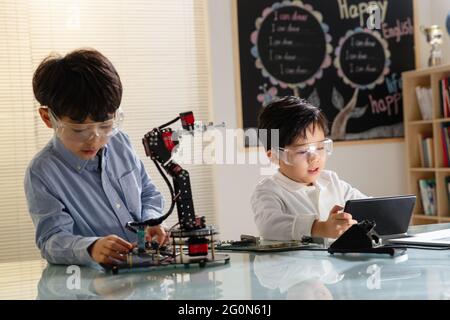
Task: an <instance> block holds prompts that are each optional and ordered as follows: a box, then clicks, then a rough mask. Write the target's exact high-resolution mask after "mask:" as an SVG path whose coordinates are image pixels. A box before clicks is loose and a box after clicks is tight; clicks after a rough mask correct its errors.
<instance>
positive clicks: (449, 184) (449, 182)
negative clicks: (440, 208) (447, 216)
mask: <svg viewBox="0 0 450 320" xmlns="http://www.w3.org/2000/svg"><path fill="white" fill-rule="evenodd" d="M445 189H446V190H447V200H448V205H449V207H450V176H447V177H445Z"/></svg>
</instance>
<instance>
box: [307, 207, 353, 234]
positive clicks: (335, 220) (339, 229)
mask: <svg viewBox="0 0 450 320" xmlns="http://www.w3.org/2000/svg"><path fill="white" fill-rule="evenodd" d="M342 209H344V208H343V207H341V206H339V205H335V206H334V207H333V209H331V211H330V215H329V216H328V219H327V221H318V220H316V221H315V222H314V224H313V226H312V228H311V235H312V236H318V237H326V238H339V236H340V235H341V234H343V233H344V232H345V231H347V229H348V228H350V227H351V226H352V225H354V224H356V223H357V221H356V220H353V219H352V215H351V214H350V213H347V212H339V211H341V210H342Z"/></svg>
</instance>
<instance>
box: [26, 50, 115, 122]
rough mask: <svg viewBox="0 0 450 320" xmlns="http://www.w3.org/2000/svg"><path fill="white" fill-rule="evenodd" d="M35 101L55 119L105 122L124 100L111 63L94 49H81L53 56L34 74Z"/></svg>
mask: <svg viewBox="0 0 450 320" xmlns="http://www.w3.org/2000/svg"><path fill="white" fill-rule="evenodd" d="M33 92H34V96H35V97H36V100H37V101H38V102H39V103H40V104H41V105H42V106H47V107H48V108H50V109H51V110H52V111H53V112H54V113H55V115H56V116H58V117H61V116H67V117H69V118H70V119H72V120H74V121H77V122H80V123H81V122H83V121H85V119H86V118H87V117H91V119H92V120H93V121H105V120H106V119H108V118H109V114H111V113H114V112H115V111H116V110H117V109H118V108H119V106H120V103H121V100H122V83H121V81H120V77H119V74H118V73H117V71H116V69H115V68H114V66H113V65H112V63H111V62H110V61H109V60H108V59H107V58H106V57H105V56H104V55H102V54H101V53H100V52H98V51H97V50H94V49H78V50H75V51H72V52H70V53H68V54H67V55H66V56H64V57H61V56H60V55H57V54H51V55H49V56H48V57H47V58H45V59H44V60H43V61H42V62H41V63H40V64H39V66H38V67H37V69H36V71H35V73H34V75H33Z"/></svg>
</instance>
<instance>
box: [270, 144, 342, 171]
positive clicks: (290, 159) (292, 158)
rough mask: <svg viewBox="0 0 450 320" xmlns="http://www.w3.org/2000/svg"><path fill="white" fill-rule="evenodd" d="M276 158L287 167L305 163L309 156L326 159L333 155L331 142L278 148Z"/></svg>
mask: <svg viewBox="0 0 450 320" xmlns="http://www.w3.org/2000/svg"><path fill="white" fill-rule="evenodd" d="M275 151H276V152H277V153H276V154H278V158H279V159H280V160H282V161H283V162H285V163H286V164H288V165H291V166H294V165H296V164H299V163H301V162H304V161H307V160H308V159H309V157H310V156H311V155H316V156H318V157H326V156H329V155H331V154H332V153H333V140H331V139H325V140H322V141H317V142H312V143H307V144H304V145H300V146H298V147H295V148H278V150H275Z"/></svg>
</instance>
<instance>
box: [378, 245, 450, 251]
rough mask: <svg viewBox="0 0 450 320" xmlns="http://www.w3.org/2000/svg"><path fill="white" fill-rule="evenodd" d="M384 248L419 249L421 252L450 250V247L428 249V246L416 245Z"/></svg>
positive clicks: (387, 246) (386, 246)
mask: <svg viewBox="0 0 450 320" xmlns="http://www.w3.org/2000/svg"><path fill="white" fill-rule="evenodd" d="M383 247H384V248H393V249H419V250H450V247H431V246H430V247H428V246H415V245H405V246H398V245H396V246H392V245H385V246H383Z"/></svg>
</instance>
